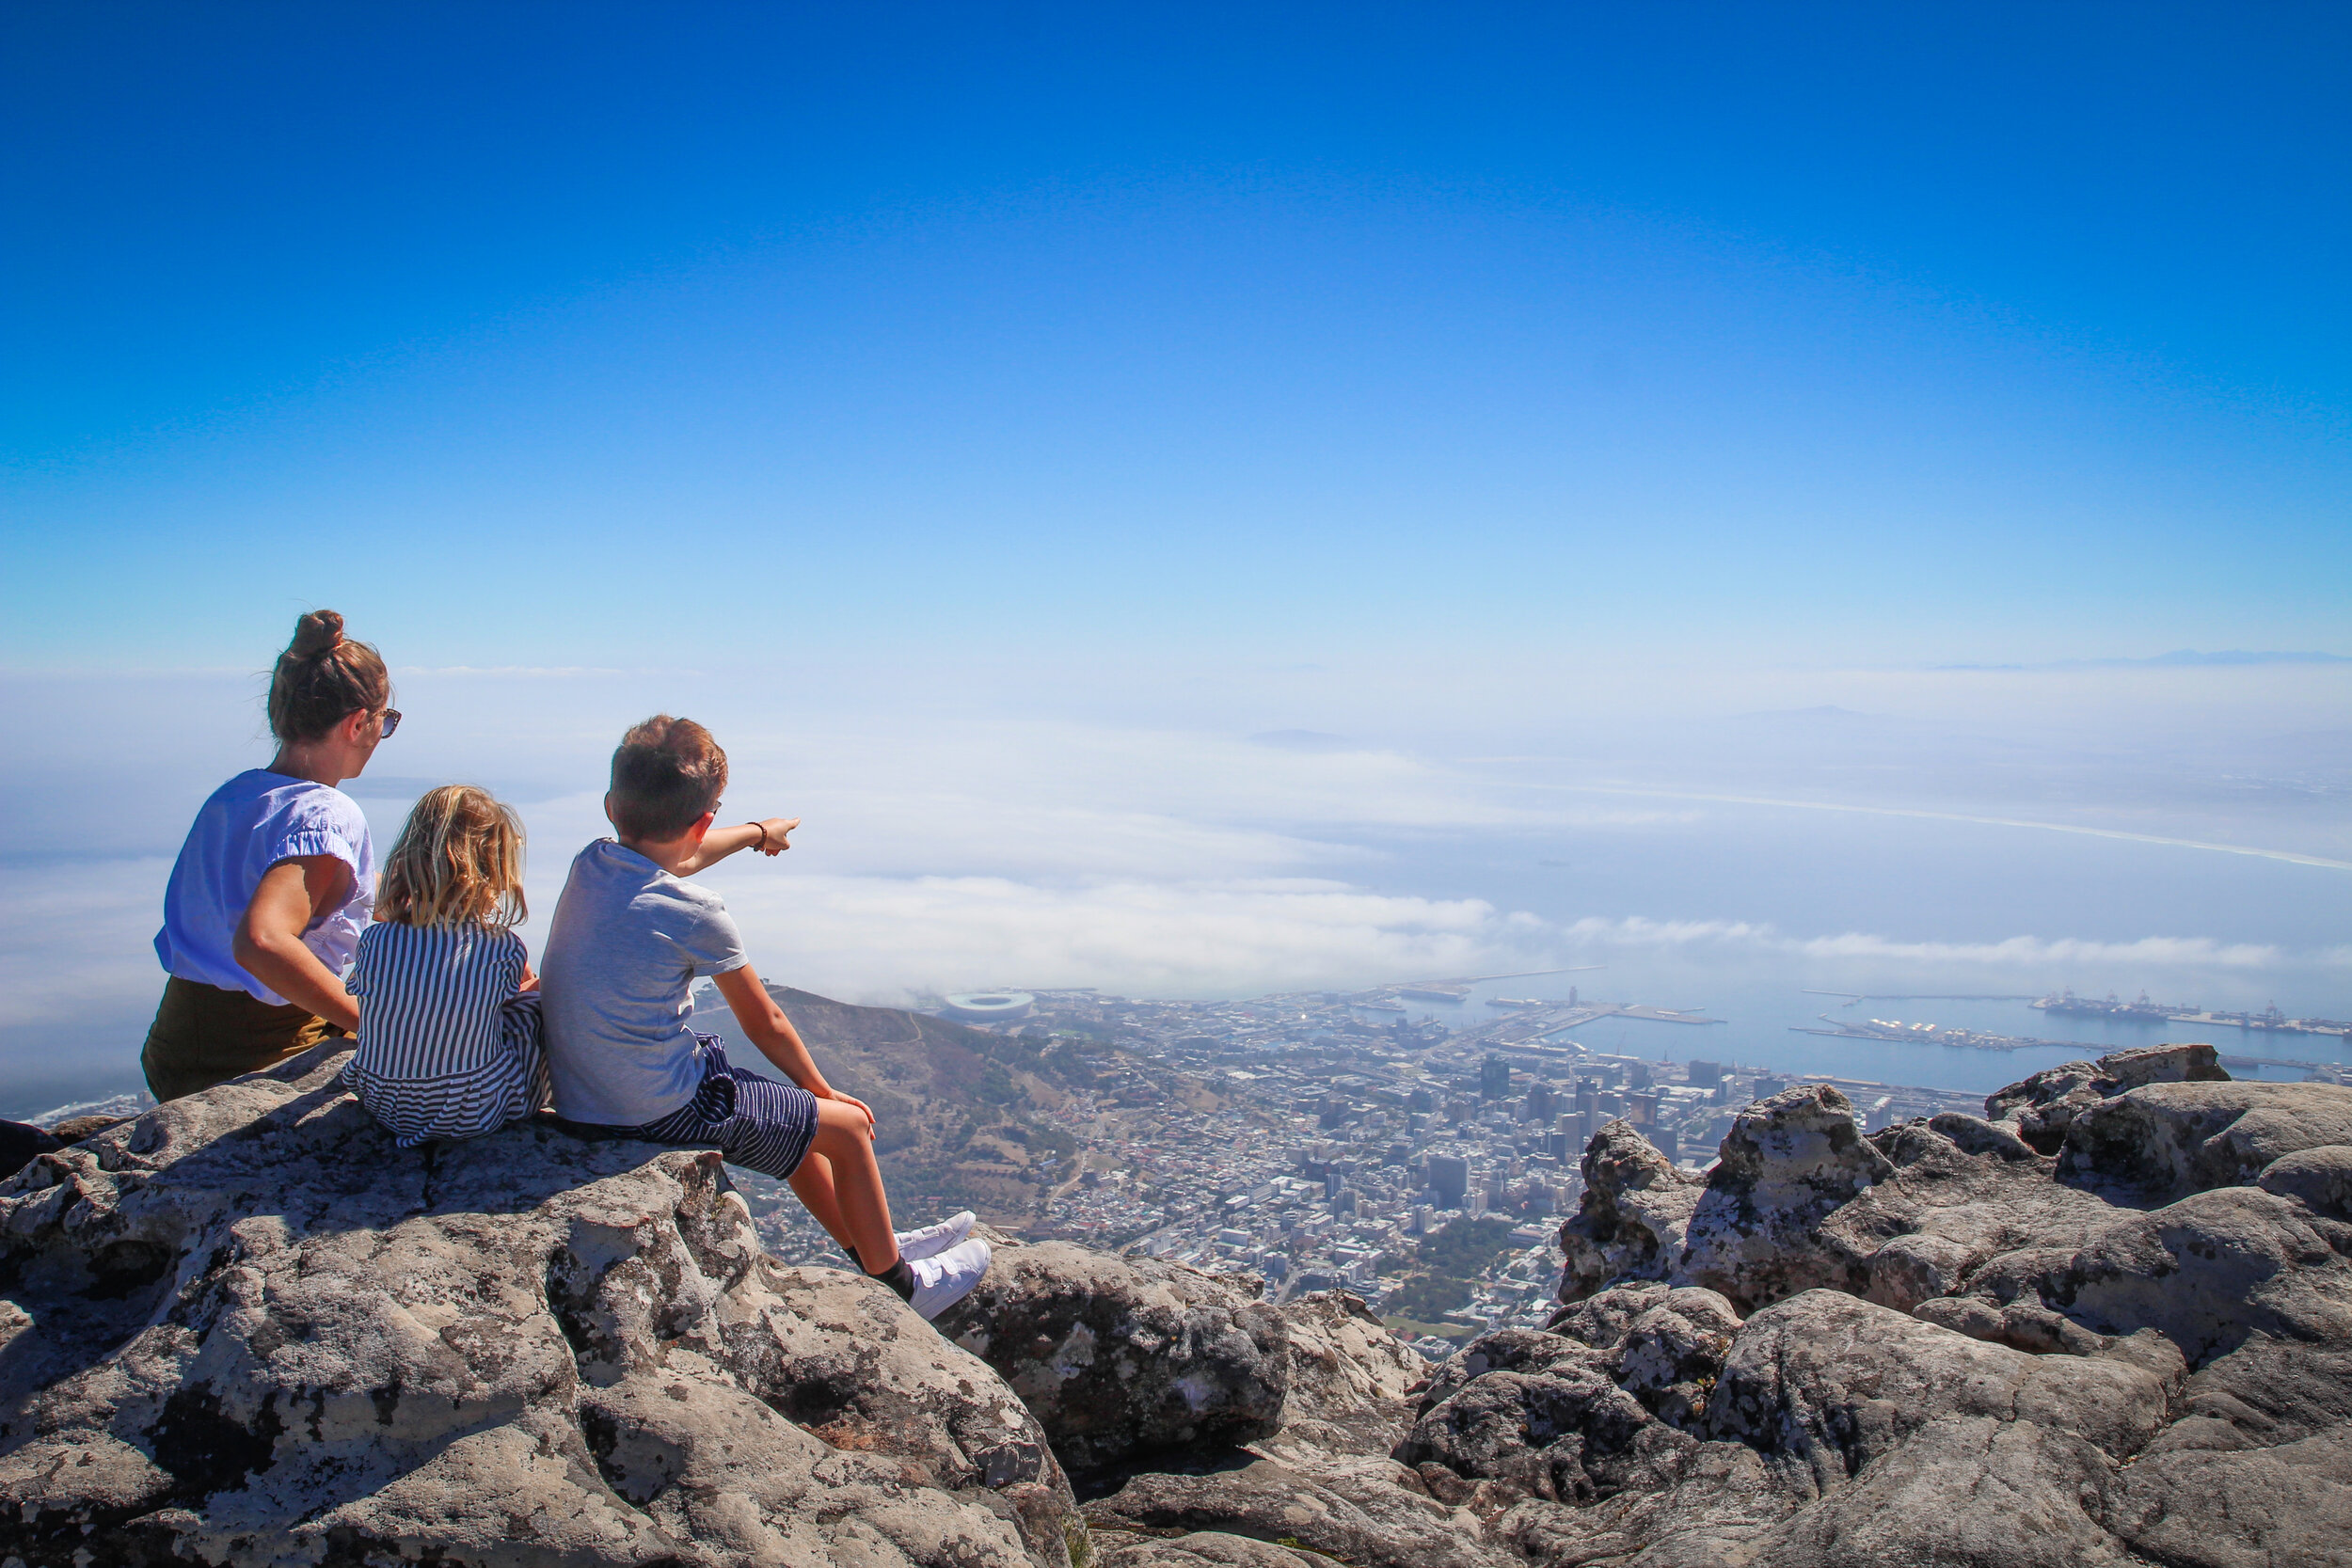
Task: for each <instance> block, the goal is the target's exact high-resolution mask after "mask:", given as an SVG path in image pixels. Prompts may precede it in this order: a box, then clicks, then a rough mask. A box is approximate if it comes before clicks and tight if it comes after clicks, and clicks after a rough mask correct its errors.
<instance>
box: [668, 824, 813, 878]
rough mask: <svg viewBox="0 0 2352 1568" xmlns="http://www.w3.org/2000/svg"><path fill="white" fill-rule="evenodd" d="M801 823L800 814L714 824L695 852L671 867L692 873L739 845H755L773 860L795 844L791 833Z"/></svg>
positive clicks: (684, 874) (686, 874)
mask: <svg viewBox="0 0 2352 1568" xmlns="http://www.w3.org/2000/svg"><path fill="white" fill-rule="evenodd" d="M800 825H801V819H800V818H799V817H797V816H771V817H766V818H764V819H762V820H760V821H757V822H740V823H738V824H737V825H736V826H734V827H732V828H721V827H715V826H714V827H711V828H709V829H707V830H706V831H705V832H704V833H703V836H702V838H701V840H700V841H699V842H697V843H696V844H695V846H694V848H693V852H692V853H691V854H689V855H688V856H687V857H686V858H685V859H684V860H683V861H680V862H679V863H677V864H675V865H673V866H671V867H670V870H671V871H672V872H674V873H675V874H676V875H677V876H680V877H691V876H692V875H693V874H694V873H695V872H697V871H707V870H709V869H710V868H711V867H712V866H714V865H716V864H718V863H720V862H721V861H723V860H725V859H726V858H727V857H728V856H729V855H732V854H734V853H735V852H736V851H737V850H738V849H756V850H758V851H759V852H760V853H761V854H763V855H766V856H767V857H768V858H769V859H770V860H773V859H775V857H776V856H778V855H781V854H783V853H784V852H785V851H786V850H787V849H789V848H791V847H792V845H791V842H790V839H789V836H788V835H789V834H790V833H791V832H792V830H793V829H795V828H797V827H799V826H800Z"/></svg>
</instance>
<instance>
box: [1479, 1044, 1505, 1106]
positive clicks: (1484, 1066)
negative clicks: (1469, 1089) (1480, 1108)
mask: <svg viewBox="0 0 2352 1568" xmlns="http://www.w3.org/2000/svg"><path fill="white" fill-rule="evenodd" d="M1478 1096H1479V1098H1480V1099H1482V1100H1508V1099H1510V1098H1511V1064H1510V1063H1508V1062H1506V1061H1504V1060H1503V1059H1502V1057H1500V1056H1498V1055H1495V1054H1494V1053H1491V1052H1489V1053H1487V1055H1486V1060H1485V1061H1483V1062H1481V1063H1479V1064H1478Z"/></svg>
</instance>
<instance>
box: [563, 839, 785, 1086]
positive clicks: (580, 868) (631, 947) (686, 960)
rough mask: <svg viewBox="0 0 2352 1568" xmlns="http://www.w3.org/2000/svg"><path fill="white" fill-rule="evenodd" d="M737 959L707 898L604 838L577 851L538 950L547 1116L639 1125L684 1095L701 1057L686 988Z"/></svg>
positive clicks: (730, 921) (695, 1081)
mask: <svg viewBox="0 0 2352 1568" xmlns="http://www.w3.org/2000/svg"><path fill="white" fill-rule="evenodd" d="M744 962H745V958H744V955H743V939H742V938H741V937H740V936H739V935H738V934H737V932H736V929H735V921H734V918H733V917H732V916H730V915H729V914H728V913H727V906H726V901H725V900H724V899H723V898H721V897H720V896H719V895H717V894H715V893H713V892H711V891H710V890H709V889H708V888H704V887H696V886H695V885H694V884H693V883H692V882H689V881H684V880H681V879H678V878H676V877H673V876H672V875H670V873H668V872H667V871H664V870H662V869H661V867H660V866H658V865H656V864H654V863H653V862H651V861H649V860H647V859H646V858H645V857H644V856H643V855H641V854H639V853H638V852H637V851H636V850H634V849H628V848H624V847H621V846H620V845H618V844H616V843H614V842H613V841H612V840H611V839H609V838H605V839H598V840H597V841H596V843H594V844H591V845H590V846H588V847H587V848H585V849H582V850H581V851H580V854H579V856H578V858H577V859H575V860H574V861H573V862H572V874H571V876H570V878H569V879H566V880H565V882H564V896H563V897H562V898H561V899H560V900H558V901H557V903H556V906H555V921H554V924H553V925H552V926H550V927H548V944H547V947H546V949H545V950H544V951H543V952H542V953H541V954H540V956H539V993H540V995H541V997H542V998H544V1000H543V1002H542V1003H541V1006H542V1009H543V1016H544V1017H545V1019H546V1021H547V1050H548V1070H549V1071H550V1073H552V1075H553V1077H554V1080H555V1113H556V1115H558V1116H560V1117H568V1118H569V1119H571V1120H573V1121H585V1122H595V1123H598V1124H600V1125H603V1126H607V1127H643V1126H644V1124H645V1123H647V1122H649V1121H660V1119H661V1118H662V1117H666V1116H668V1115H669V1114H670V1113H671V1112H672V1111H675V1110H676V1109H677V1108H678V1107H679V1106H681V1105H683V1104H685V1103H686V1102H687V1101H690V1100H691V1099H693V1098H694V1091H695V1090H696V1089H698V1088H700V1087H701V1086H702V1081H703V1066H704V1063H703V1053H702V1046H701V1045H700V1043H699V1042H697V1041H696V1040H695V1038H694V1031H693V1030H692V1029H691V1028H690V1027H688V1025H687V1020H688V1019H690V1018H691V1017H692V1016H693V1013H694V1002H693V998H692V997H691V996H690V995H689V994H688V991H689V990H690V989H691V987H692V986H693V983H694V978H695V976H696V975H700V974H726V973H727V972H728V971H730V970H736V969H740V968H742V967H743V964H744Z"/></svg>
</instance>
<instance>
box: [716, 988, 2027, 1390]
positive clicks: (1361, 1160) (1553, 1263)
mask: <svg viewBox="0 0 2352 1568" xmlns="http://www.w3.org/2000/svg"><path fill="white" fill-rule="evenodd" d="M955 1000H957V1001H963V1002H966V1003H967V1006H963V1007H958V1006H954V1005H953V1003H952V1002H951V1003H949V1004H945V1005H943V1006H940V1007H938V1008H935V1009H932V1010H933V1011H935V1012H940V1013H945V1014H948V1015H950V1016H958V1015H961V1021H962V1022H967V1023H970V1024H971V1025H972V1026H973V1027H976V1028H978V1029H981V1030H983V1031H986V1032H987V1033H989V1034H992V1035H996V1036H999V1037H1004V1038H1006V1039H1007V1041H1008V1043H1018V1044H1021V1045H1024V1046H1035V1047H1037V1048H1039V1049H1040V1050H1041V1051H1043V1052H1045V1053H1051V1054H1049V1056H1048V1058H1047V1059H1049V1060H1050V1059H1053V1058H1054V1056H1055V1055H1059V1054H1060V1053H1075V1054H1076V1055H1077V1057H1078V1064H1079V1065H1081V1066H1082V1067H1083V1069H1085V1072H1086V1075H1087V1076H1089V1077H1090V1079H1091V1084H1090V1085H1089V1087H1087V1088H1085V1089H1083V1090H1081V1091H1078V1092H1076V1093H1073V1095H1072V1096H1071V1097H1070V1099H1069V1101H1068V1102H1067V1103H1066V1104H1064V1105H1063V1106H1061V1107H1060V1108H1059V1109H1058V1111H1057V1115H1056V1117H1055V1118H1054V1120H1055V1125H1056V1129H1057V1131H1058V1132H1062V1133H1066V1134H1067V1135H1068V1136H1067V1139H1066V1140H1063V1139H1048V1140H1037V1139H1033V1140H1031V1144H1032V1148H1031V1149H1030V1151H1029V1152H1030V1154H1031V1155H1032V1156H1033V1158H1034V1164H1036V1165H1037V1166H1039V1167H1041V1193H1042V1196H1041V1200H1040V1201H1039V1202H1038V1204H1037V1205H1036V1209H1035V1212H1034V1213H1033V1214H1030V1215H1027V1216H1023V1217H1021V1218H1019V1219H1017V1220H1012V1221H1006V1220H1002V1219H1000V1220H999V1222H998V1223H1000V1224H1001V1225H1003V1226H1004V1227H1005V1228H1008V1229H1018V1231H1019V1232H1020V1233H1021V1234H1022V1235H1023V1236H1025V1238H1027V1239H1030V1240H1042V1239H1055V1238H1057V1239H1066V1240H1070V1241H1074V1242H1079V1243H1084V1244H1087V1245H1089V1246H1093V1247H1100V1248H1107V1249H1116V1250H1125V1251H1128V1252H1131V1253H1136V1254H1143V1255H1148V1256H1152V1257H1161V1258H1168V1259H1175V1260H1178V1261H1181V1262H1185V1263H1190V1264H1193V1265H1196V1266H1199V1267H1201V1268H1206V1269H1215V1270H1225V1271H1237V1272H1244V1273H1248V1274H1250V1275H1256V1276H1257V1277H1258V1279H1259V1280H1260V1281H1261V1282H1262V1288H1263V1291H1265V1293H1266V1294H1267V1295H1268V1296H1270V1297H1273V1298H1276V1299H1284V1298H1287V1297H1289V1296H1291V1295H1295V1294H1297V1293H1299V1292H1302V1291H1315V1290H1325V1289H1329V1288H1332V1287H1334V1286H1343V1287H1345V1288H1346V1289H1348V1290H1350V1291H1355V1292H1356V1293H1357V1294H1359V1295H1360V1296H1362V1297H1363V1298H1364V1299H1365V1301H1366V1302H1367V1303H1369V1304H1370V1305H1371V1306H1372V1307H1373V1308H1374V1310H1375V1311H1376V1312H1378V1313H1379V1314H1380V1315H1381V1316H1382V1317H1383V1319H1384V1320H1385V1321H1386V1322H1387V1323H1389V1325H1390V1326H1391V1328H1392V1329H1395V1330H1396V1331H1397V1332H1399V1333H1401V1334H1404V1335H1406V1337H1407V1338H1410V1339H1412V1340H1413V1342H1414V1344H1415V1346H1416V1348H1417V1349H1419V1350H1420V1351H1421V1352H1422V1354H1424V1355H1426V1356H1429V1357H1431V1358H1432V1359H1436V1358H1439V1357H1442V1356H1444V1355H1445V1354H1450V1352H1451V1350H1452V1348H1453V1346H1454V1344H1455V1343H1458V1342H1460V1341H1462V1340H1464V1339H1466V1338H1470V1337H1471V1336H1473V1335H1475V1334H1477V1333H1480V1332H1484V1331H1486V1329H1489V1328H1492V1327H1497V1326H1502V1325H1505V1324H1512V1323H1527V1324H1540V1323H1542V1322H1543V1321H1544V1320H1545V1318H1546V1317H1548V1316H1549V1312H1550V1310H1551V1308H1552V1294H1553V1290H1554V1287H1555V1286H1556V1284H1557V1282H1558V1277H1559V1269H1560V1252H1559V1246H1558V1241H1557V1236H1558V1228H1559V1226H1560V1224H1561V1222H1562V1221H1563V1220H1564V1219H1565V1217H1567V1216H1568V1215H1571V1214H1573V1213H1574V1212H1576V1209H1577V1205H1578V1201H1579V1199H1580V1197H1581V1180H1580V1178H1579V1174H1578V1167H1579V1162H1580V1160H1581V1156H1582V1154H1583V1151H1584V1148H1585V1145H1586V1143H1587V1142H1588V1141H1589V1140H1590V1139H1591V1137H1592V1135H1593V1133H1594V1132H1597V1130H1598V1129H1599V1128H1600V1127H1601V1126H1602V1125H1603V1124H1605V1123H1606V1122H1608V1121H1610V1120H1613V1119H1616V1118H1620V1117H1622V1118H1624V1119H1625V1120H1627V1121H1629V1122H1630V1123H1631V1124H1632V1125H1633V1126H1635V1127H1636V1128H1638V1129H1640V1130H1641V1131H1642V1132H1644V1134H1645V1135H1646V1136H1647V1137H1648V1138H1649V1139H1650V1141H1651V1142H1652V1143H1653V1144H1655V1145H1656V1146H1657V1148H1659V1149H1660V1151H1661V1153H1663V1154H1664V1155H1665V1156H1666V1157H1667V1158H1669V1159H1672V1160H1674V1161H1676V1162H1677V1164H1682V1165H1684V1166H1685V1167H1688V1168H1692V1169H1696V1168H1699V1167H1701V1166H1703V1165H1704V1164H1707V1163H1708V1161H1709V1160H1711V1159H1712V1158H1713V1157H1714V1154H1715V1150H1716V1148H1717V1146H1718V1145H1719V1144H1720V1143H1721V1141H1722V1139H1723V1137H1724V1133H1726V1132H1728V1131H1729V1130H1730V1125H1731V1120H1732V1117H1733V1116H1734V1115H1735V1114H1736V1113H1737V1112H1738V1111H1739V1109H1740V1107H1742V1106H1744V1105H1746V1104H1748V1103H1749V1102H1750V1101H1753V1100H1756V1099H1760V1098H1763V1097H1766V1096H1769V1095H1771V1094H1773V1093H1776V1092H1778V1091H1779V1090H1780V1089H1781V1088H1783V1087H1785V1086H1786V1085H1787V1082H1788V1081H1787V1080H1786V1079H1783V1078H1781V1077H1778V1076H1775V1075H1772V1074H1769V1073H1765V1072H1762V1071H1758V1070H1756V1069H1746V1068H1741V1067H1740V1066H1738V1065H1737V1064H1733V1063H1726V1062H1721V1061H1709V1060H1706V1059H1693V1060H1686V1061H1683V1062H1680V1063H1674V1064H1667V1063H1661V1062H1658V1061H1653V1060H1647V1059H1644V1058H1640V1057H1633V1056H1627V1055H1614V1054H1606V1053H1597V1052H1592V1051H1587V1050H1584V1049H1582V1048H1581V1047H1579V1046H1578V1045H1576V1044H1575V1043H1574V1042H1573V1041H1572V1040H1569V1039H1567V1038H1566V1037H1565V1036H1563V1035H1562V1034H1561V1033H1560V1024H1561V1021H1562V1020H1563V1019H1565V1020H1568V1021H1570V1022H1574V1021H1577V1020H1580V1019H1582V1018H1589V1017H1592V1016H1601V1015H1603V1014H1614V1015H1617V1016H1629V1017H1651V1018H1655V1019H1658V1020H1660V1021H1661V1022H1664V1023H1668V1024H1671V1023H1674V1022H1710V1021H1705V1020H1699V1019H1696V1018H1692V1017H1687V1016H1684V1015H1677V1014H1673V1013H1667V1012H1661V1011H1660V1010H1658V1009H1644V1008H1628V1007H1620V1006H1607V1005H1594V1004H1587V1003H1581V1002H1579V1001H1577V1000H1576V999H1575V997H1574V995H1573V993H1572V994H1571V999H1570V1001H1569V1002H1567V1003H1564V1004H1563V1003H1541V1004H1539V1003H1533V1002H1530V1003H1527V1004H1524V1005H1522V1006H1523V1007H1524V1009H1525V1010H1524V1011H1521V1012H1514V1013H1510V1014H1507V1015H1506V1016H1505V1017H1503V1018H1501V1019H1497V1020H1493V1021H1491V1022H1477V1021H1474V1020H1466V1021H1465V1022H1464V1023H1463V1024H1462V1025H1460V1026H1459V1027H1449V1026H1448V1025H1446V1024H1444V1023H1441V1022H1435V1021H1432V1020H1429V1019H1421V1020H1414V1019H1411V1018H1409V1017H1407V1016H1406V1014H1405V1013H1404V1011H1403V1010H1402V1009H1401V1008H1400V1007H1399V1006H1398V1005H1397V1003H1396V1001H1395V999H1394V994H1393V993H1391V992H1385V991H1380V992H1356V993H1344V994H1343V993H1332V992H1307V993H1297V994H1289V995H1277V996H1268V997H1262V998H1258V999H1255V1000H1252V1001H1247V1002H1168V1001H1147V1000H1140V999H1127V998H1115V997H1107V996H1103V995H1099V994H1097V993H1095V992H1093V991H1086V990H1063V991H1040V992H1036V993H1025V994H1009V995H1001V996H991V997H984V998H979V999H977V1002H978V1003H979V1004H980V1006H969V1005H968V1004H969V1003H970V1002H971V1001H972V1000H973V999H955ZM992 1009H993V1016H992ZM974 1015H977V1017H976V1016H974ZM1830 1081H1831V1082H1838V1083H1839V1084H1840V1087H1842V1088H1843V1089H1844V1090H1845V1091H1846V1093H1847V1094H1848V1095H1849V1097H1850V1098H1851V1099H1852V1101H1854V1104H1855V1106H1856V1108H1857V1112H1858V1114H1859V1115H1860V1116H1861V1117H1862V1118H1863V1119H1864V1121H1865V1125H1866V1126H1867V1127H1868V1128H1871V1129H1875V1128H1877V1127H1880V1126H1883V1125H1885V1124H1886V1123H1888V1122H1889V1121H1893V1120H1897V1119H1900V1118H1902V1117H1914V1116H1927V1115H1932V1114H1934V1113H1935V1112H1938V1111H1942V1110H1946V1109H1961V1110H1969V1111H1980V1110H1981V1108H1982V1101H1981V1099H1980V1097H1978V1096H1974V1095H1968V1094H1961V1093H1955V1092H1947V1091H1941V1090H1932V1089H1919V1088H1903V1087H1897V1086H1893V1085H1880V1084H1866V1083H1860V1082H1842V1081H1837V1080H1830ZM1006 1157H1007V1151H1005V1150H1003V1149H1001V1148H999V1149H993V1150H992V1153H991V1158H992V1160H1002V1159H1004V1158H1006ZM746 1196H747V1197H749V1198H751V1200H752V1203H753V1208H754V1210H755V1213H757V1215H758V1217H759V1221H760V1224H761V1227H762V1230H763V1234H764V1235H765V1236H766V1238H767V1240H768V1242H769V1244H770V1245H771V1248H772V1249H773V1250H775V1251H776V1252H777V1254H778V1255H779V1256H780V1257H783V1258H785V1259H787V1260H790V1261H809V1262H835V1263H838V1262H840V1261H841V1258H840V1254H839V1253H838V1251H837V1250H836V1249H834V1247H833V1246H832V1245H831V1243H829V1242H828V1241H827V1240H826V1239H825V1238H824V1237H823V1235H822V1233H821V1232H820V1231H818V1229H817V1227H815V1225H814V1223H813V1222H811V1221H809V1220H808V1218H807V1216H806V1214H805V1212H803V1210H801V1208H800V1206H799V1205H798V1204H796V1203H794V1202H792V1201H791V1200H790V1199H789V1197H788V1196H786V1195H784V1194H783V1193H782V1192H781V1190H780V1189H779V1190H775V1191H762V1190H761V1189H760V1184H759V1183H758V1182H757V1180H756V1179H753V1180H752V1181H750V1182H748V1183H747V1186H746Z"/></svg>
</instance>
